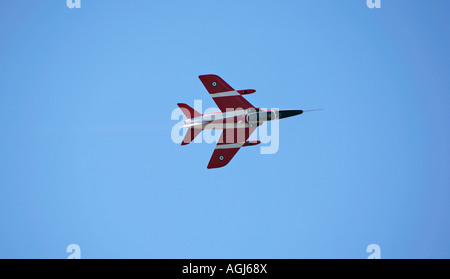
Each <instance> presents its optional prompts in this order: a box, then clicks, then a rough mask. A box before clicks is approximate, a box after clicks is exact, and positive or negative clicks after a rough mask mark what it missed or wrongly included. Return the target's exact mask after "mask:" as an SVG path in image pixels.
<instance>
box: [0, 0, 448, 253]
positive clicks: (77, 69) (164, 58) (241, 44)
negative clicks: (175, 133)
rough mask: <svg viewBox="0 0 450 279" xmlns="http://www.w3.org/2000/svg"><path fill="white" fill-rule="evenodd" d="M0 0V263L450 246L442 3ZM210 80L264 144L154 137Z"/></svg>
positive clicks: (203, 96)
mask: <svg viewBox="0 0 450 279" xmlns="http://www.w3.org/2000/svg"><path fill="white" fill-rule="evenodd" d="M365 2H366V1H365V0H342V1H336V0H303V1H147V0H133V1H106V0H95V1H92V0H82V1H81V3H82V7H81V9H69V8H67V6H66V1H65V0H52V1H44V0H40V1H31V0H4V1H2V3H1V9H0V38H1V43H0V98H1V99H0V128H1V138H0V155H1V159H0V225H1V231H0V258H66V257H67V256H68V255H69V254H68V253H67V252H66V247H67V246H68V245H69V244H72V243H75V244H78V245H79V246H80V248H81V257H82V258H366V257H368V256H369V253H367V252H366V247H367V246H368V245H369V244H372V243H374V244H378V245H379V246H380V248H381V257H382V258H450V238H449V235H450V169H449V166H450V144H449V143H450V125H449V123H450V89H449V88H450V78H449V77H450V54H449V50H450V31H449V30H450V1H443V0H430V1H419V0H410V1H407V0H396V1H393V0H382V7H381V9H369V8H367V6H366V3H365ZM200 74H218V75H220V76H221V77H223V78H224V79H225V80H226V81H227V82H228V83H229V84H230V85H231V86H233V87H234V88H235V89H240V88H254V89H256V90H257V92H256V93H255V94H253V95H250V96H248V97H247V99H248V100H249V101H250V102H251V103H252V104H254V105H255V106H260V107H264V108H272V107H275V108H292V109H315V108H324V109H325V110H324V111H320V112H314V113H305V114H303V115H300V116H296V117H293V118H289V119H286V120H283V121H280V147H279V151H278V152H277V153H276V154H272V155H263V154H260V148H259V146H257V147H246V148H243V149H242V150H241V151H240V152H239V153H238V154H237V155H236V157H235V158H234V159H233V160H232V161H231V163H230V164H229V165H227V166H226V167H224V168H221V169H215V170H208V169H206V165H207V163H208V161H209V158H210V156H211V154H212V152H213V149H214V144H206V143H203V144H190V145H188V146H180V145H178V144H175V143H173V142H172V140H171V130H172V127H173V126H174V125H175V124H176V123H177V121H174V120H171V113H172V111H173V110H174V109H175V108H176V103H178V102H184V103H187V104H190V105H193V103H194V100H203V108H204V109H206V108H208V107H214V106H215V104H214V102H213V101H212V99H211V98H210V97H209V96H208V94H207V91H206V90H205V89H204V87H203V85H202V84H201V82H200V80H199V79H198V75H200Z"/></svg>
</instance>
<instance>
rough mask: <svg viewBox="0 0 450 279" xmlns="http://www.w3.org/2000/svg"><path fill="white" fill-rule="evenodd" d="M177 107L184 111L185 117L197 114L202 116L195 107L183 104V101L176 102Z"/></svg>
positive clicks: (189, 117)
mask: <svg viewBox="0 0 450 279" xmlns="http://www.w3.org/2000/svg"><path fill="white" fill-rule="evenodd" d="M177 105H178V107H179V108H180V109H181V111H182V112H183V113H184V115H186V117H187V118H188V119H191V118H194V117H197V116H202V114H201V113H200V112H198V111H196V110H195V109H193V108H191V107H190V106H189V105H186V104H183V103H178V104H177Z"/></svg>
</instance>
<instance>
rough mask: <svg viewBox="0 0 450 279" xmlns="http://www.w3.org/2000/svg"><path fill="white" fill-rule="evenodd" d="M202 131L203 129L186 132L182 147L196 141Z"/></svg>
mask: <svg viewBox="0 0 450 279" xmlns="http://www.w3.org/2000/svg"><path fill="white" fill-rule="evenodd" d="M201 131H202V130H201V129H193V128H189V129H188V130H187V132H186V135H185V136H184V139H183V141H182V142H181V145H186V144H190V143H191V142H192V141H193V140H194V139H195V137H196V136H198V134H200V132H201Z"/></svg>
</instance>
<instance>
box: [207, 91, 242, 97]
mask: <svg viewBox="0 0 450 279" xmlns="http://www.w3.org/2000/svg"><path fill="white" fill-rule="evenodd" d="M209 95H211V97H213V98H218V97H229V96H241V94H239V92H237V91H234V90H233V91H226V92H220V93H212V94H209Z"/></svg>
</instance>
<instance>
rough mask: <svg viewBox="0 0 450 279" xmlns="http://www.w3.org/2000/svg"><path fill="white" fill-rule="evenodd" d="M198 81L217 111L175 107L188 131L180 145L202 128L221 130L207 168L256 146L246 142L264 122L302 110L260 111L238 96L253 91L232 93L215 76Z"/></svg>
mask: <svg viewBox="0 0 450 279" xmlns="http://www.w3.org/2000/svg"><path fill="white" fill-rule="evenodd" d="M199 78H200V80H201V82H202V83H203V85H204V86H205V87H206V90H208V92H209V95H210V96H211V97H212V98H213V100H214V102H215V103H216V104H217V106H218V107H219V109H220V110H221V112H215V113H209V114H201V113H199V112H198V111H196V110H194V109H193V108H191V107H190V106H188V105H186V104H182V103H179V104H178V106H179V107H180V109H181V110H182V111H183V113H184V115H185V116H186V117H187V120H186V121H185V125H184V126H183V128H188V131H187V133H186V135H185V137H184V139H183V142H182V143H181V145H186V144H189V143H190V142H192V141H193V140H194V138H195V137H196V136H197V135H198V134H199V133H200V132H201V131H202V130H204V129H223V132H222V135H221V136H220V139H219V141H218V143H217V145H216V148H215V149H214V153H213V154H212V156H211V159H210V161H209V164H208V169H213V168H220V167H223V166H225V165H227V164H228V163H229V162H230V161H231V159H233V157H234V155H236V153H237V152H238V151H239V149H240V148H241V147H243V146H252V145H257V144H259V143H260V141H247V139H248V138H249V137H250V135H251V134H252V133H253V132H254V131H255V129H256V128H257V127H258V126H260V125H262V124H263V123H264V122H265V121H271V120H276V119H282V118H286V117H291V116H294V115H298V114H302V113H303V110H261V109H259V108H256V107H254V106H253V105H252V104H250V103H249V102H248V101H247V100H246V99H245V98H244V97H242V95H248V94H252V93H255V92H256V90H254V89H242V90H234V89H233V88H232V87H231V86H230V85H228V83H226V82H225V81H224V80H223V79H222V78H221V77H219V76H217V75H201V76H199Z"/></svg>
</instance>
